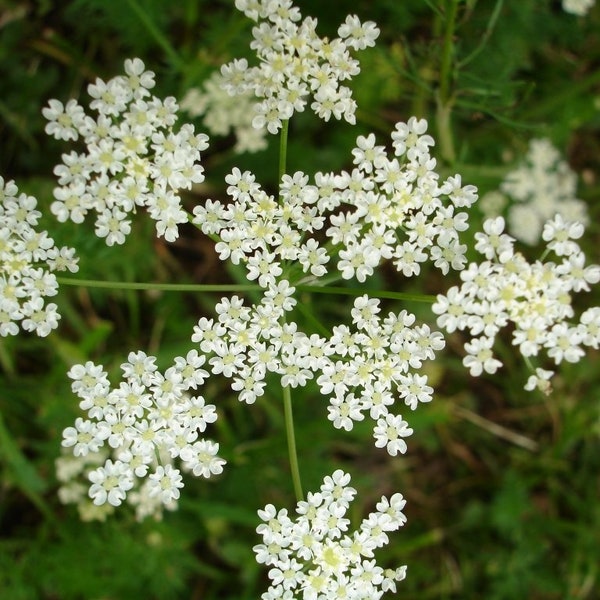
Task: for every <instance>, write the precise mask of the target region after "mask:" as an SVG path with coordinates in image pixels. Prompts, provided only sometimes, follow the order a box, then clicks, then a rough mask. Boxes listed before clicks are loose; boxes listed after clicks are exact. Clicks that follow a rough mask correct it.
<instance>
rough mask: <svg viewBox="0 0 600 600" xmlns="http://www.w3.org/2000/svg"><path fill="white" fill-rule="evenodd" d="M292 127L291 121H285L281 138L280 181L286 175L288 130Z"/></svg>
mask: <svg viewBox="0 0 600 600" xmlns="http://www.w3.org/2000/svg"><path fill="white" fill-rule="evenodd" d="M289 126H290V121H289V119H286V120H285V121H283V123H282V125H281V135H280V136H279V181H280V182H281V179H282V177H283V176H284V175H285V172H286V169H287V144H288V130H289Z"/></svg>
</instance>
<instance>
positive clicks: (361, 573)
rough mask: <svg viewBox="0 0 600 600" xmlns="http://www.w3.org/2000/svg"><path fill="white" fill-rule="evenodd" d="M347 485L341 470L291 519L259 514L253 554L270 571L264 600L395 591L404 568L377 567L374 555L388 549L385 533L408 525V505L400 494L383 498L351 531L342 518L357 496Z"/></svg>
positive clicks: (358, 598)
mask: <svg viewBox="0 0 600 600" xmlns="http://www.w3.org/2000/svg"><path fill="white" fill-rule="evenodd" d="M350 480H351V479H350V475H349V474H348V473H345V472H344V471H342V470H339V469H338V470H337V471H335V472H334V473H333V474H332V475H331V476H327V477H325V478H324V480H323V484H322V485H321V488H320V490H319V491H318V492H314V493H309V494H308V495H307V497H306V500H304V501H301V502H299V503H298V504H297V506H296V516H295V518H292V517H291V516H290V515H289V514H288V511H287V510H286V509H280V510H277V509H276V508H275V506H273V505H272V504H268V505H267V506H265V508H264V509H262V510H259V511H258V514H259V516H260V518H261V519H262V521H263V523H262V524H261V525H259V526H258V527H257V529H256V531H257V532H258V533H259V534H260V535H261V536H262V540H263V541H262V543H261V544H258V545H256V546H255V547H254V552H255V553H256V560H257V561H258V562H259V563H261V564H264V565H266V566H267V567H269V579H270V581H271V585H270V587H269V589H268V590H267V591H266V592H265V593H264V594H262V596H261V598H262V600H278V599H280V598H290V599H293V598H298V599H302V600H316V599H317V598H348V600H367V599H368V598H373V599H375V598H381V597H382V596H383V594H384V593H385V592H388V591H389V592H392V593H395V592H396V591H397V589H396V583H397V582H399V581H402V580H403V579H404V578H405V576H406V567H399V568H397V569H386V568H384V567H381V566H380V565H378V564H377V560H376V558H375V554H374V551H376V550H377V549H378V548H381V547H382V546H384V545H386V544H389V543H390V540H389V537H388V534H389V533H391V532H393V531H396V530H398V529H399V528H400V527H402V526H403V525H404V523H405V522H406V517H405V516H404V513H403V512H402V509H403V508H404V505H405V503H406V502H405V500H404V498H403V497H402V494H399V493H396V494H394V495H393V496H392V497H391V498H386V497H385V496H383V497H382V498H381V500H380V501H379V502H378V503H377V505H376V510H375V511H374V512H372V513H370V514H369V516H368V517H366V518H365V519H363V521H362V522H361V524H360V527H359V528H358V529H356V530H354V531H352V532H350V531H349V528H350V520H349V519H347V518H346V516H345V515H346V512H347V511H348V508H349V506H350V502H352V500H353V499H354V497H355V495H356V490H355V489H354V488H353V487H351V486H350Z"/></svg>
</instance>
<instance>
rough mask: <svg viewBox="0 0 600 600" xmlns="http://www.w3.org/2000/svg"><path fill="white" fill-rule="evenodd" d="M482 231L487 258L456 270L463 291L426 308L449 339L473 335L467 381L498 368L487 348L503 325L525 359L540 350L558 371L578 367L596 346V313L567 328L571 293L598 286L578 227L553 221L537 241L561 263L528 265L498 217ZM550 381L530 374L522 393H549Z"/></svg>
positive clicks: (599, 319) (543, 373) (599, 333)
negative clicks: (511, 328)
mask: <svg viewBox="0 0 600 600" xmlns="http://www.w3.org/2000/svg"><path fill="white" fill-rule="evenodd" d="M483 228H484V231H483V232H480V233H477V234H476V240H477V243H476V246H475V249H476V250H477V251H478V252H480V253H481V254H482V255H483V256H484V257H485V259H486V260H484V261H483V262H481V263H479V264H477V263H472V264H470V265H469V267H468V268H467V269H465V270H464V271H462V272H461V279H462V281H463V283H462V285H461V286H460V287H458V286H454V287H452V288H450V289H449V290H448V292H447V293H446V294H445V295H439V296H438V298H437V302H436V303H435V304H434V305H433V311H434V312H435V313H436V314H437V315H439V316H438V319H437V322H438V325H439V326H440V327H443V328H445V329H446V330H447V331H448V332H449V333H451V332H453V331H455V330H457V329H458V330H466V331H468V332H469V333H470V335H471V336H472V338H473V339H472V340H471V341H470V342H467V343H466V344H465V350H466V352H467V354H466V356H465V357H464V359H463V363H464V365H465V366H466V367H467V368H468V369H469V370H470V373H471V375H474V376H479V375H481V373H482V372H484V371H485V372H486V373H495V372H496V371H497V369H498V368H499V367H500V366H501V362H500V361H499V360H498V359H497V358H496V357H495V356H494V354H493V350H492V346H493V344H494V340H495V337H496V335H497V334H498V332H499V331H500V330H501V329H502V328H503V327H505V326H506V325H508V323H509V322H511V323H512V324H513V325H514V331H513V341H512V343H513V344H514V345H515V346H517V347H518V348H519V351H520V353H521V354H522V355H523V356H524V357H525V359H526V360H527V361H529V358H530V357H532V356H537V355H538V354H539V353H540V352H541V351H542V350H545V351H546V353H547V355H548V356H549V357H550V358H552V359H553V360H554V362H555V364H557V365H558V364H560V363H561V362H562V361H563V360H564V361H567V362H577V361H579V359H580V358H581V357H582V356H583V354H584V351H583V346H590V347H593V348H598V347H599V345H600V308H597V307H596V308H590V309H588V310H586V311H585V312H583V314H582V315H581V317H580V319H579V322H578V323H570V322H569V320H570V319H573V318H574V317H575V311H574V309H573V306H572V295H573V293H576V292H580V291H589V289H590V287H589V286H590V284H595V283H598V281H600V267H599V266H596V265H592V266H586V265H585V255H584V254H583V252H582V251H581V249H580V247H579V245H578V243H577V242H576V240H577V239H579V238H580V237H581V235H582V234H583V226H582V225H581V224H580V223H570V222H568V221H565V220H564V219H563V218H562V217H561V216H560V215H556V216H555V218H554V219H553V220H551V221H549V222H547V223H546V225H545V226H544V230H543V233H542V237H543V239H544V240H545V241H546V243H547V252H553V253H554V254H555V255H556V257H557V258H559V259H561V261H560V262H558V263H555V262H550V261H549V262H542V261H536V262H534V263H532V264H531V263H529V262H527V260H526V259H525V257H524V256H523V255H522V254H520V253H518V252H515V250H514V241H515V240H514V238H512V237H510V236H509V235H507V234H506V233H504V228H505V222H504V219H503V218H502V217H496V218H495V219H488V220H487V221H485V223H484V227H483ZM552 375H553V372H552V371H547V370H544V369H541V368H537V369H536V371H535V374H534V375H532V376H531V377H530V379H529V380H528V382H527V384H526V388H525V389H527V390H531V389H535V388H536V387H537V388H539V389H541V390H543V391H545V392H549V391H550V384H549V380H550V378H551V376H552Z"/></svg>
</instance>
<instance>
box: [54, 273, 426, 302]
mask: <svg viewBox="0 0 600 600" xmlns="http://www.w3.org/2000/svg"><path fill="white" fill-rule="evenodd" d="M56 279H57V281H58V284H59V285H70V286H74V287H86V288H99V289H112V290H159V291H164V292H206V293H213V292H216V293H221V292H223V293H227V292H240V293H242V292H257V291H261V290H262V288H261V287H260V286H259V285H257V284H252V283H248V284H240V283H232V284H215V285H212V284H202V283H151V282H144V281H99V280H96V279H73V278H71V277H57V278H56ZM295 287H296V289H297V290H298V291H299V292H305V293H308V294H330V295H332V296H361V295H362V294H365V293H367V292H365V290H363V289H354V288H345V287H336V286H319V285H306V284H302V285H296V286H295ZM368 293H369V295H370V296H373V297H376V298H389V299H391V300H404V301H408V302H425V303H426V304H433V303H434V302H435V300H436V297H435V296H432V295H430V294H409V293H405V292H392V291H388V290H368Z"/></svg>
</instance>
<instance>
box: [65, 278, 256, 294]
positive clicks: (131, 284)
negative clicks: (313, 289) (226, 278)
mask: <svg viewBox="0 0 600 600" xmlns="http://www.w3.org/2000/svg"><path fill="white" fill-rule="evenodd" d="M56 280H57V281H58V284H59V285H72V286H76V287H88V288H104V289H113V290H161V291H165V292H251V291H256V290H260V289H262V288H261V287H260V286H259V285H257V284H252V283H248V284H237V283H236V284H218V285H216V284H215V285H210V284H206V285H205V284H202V283H148V282H141V281H98V280H95V279H73V278H71V277H57V278H56Z"/></svg>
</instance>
